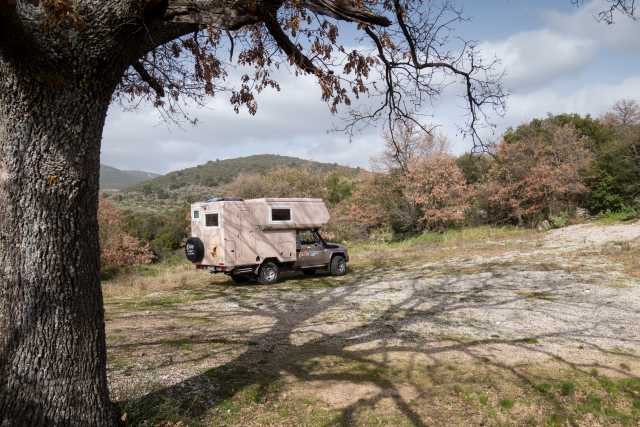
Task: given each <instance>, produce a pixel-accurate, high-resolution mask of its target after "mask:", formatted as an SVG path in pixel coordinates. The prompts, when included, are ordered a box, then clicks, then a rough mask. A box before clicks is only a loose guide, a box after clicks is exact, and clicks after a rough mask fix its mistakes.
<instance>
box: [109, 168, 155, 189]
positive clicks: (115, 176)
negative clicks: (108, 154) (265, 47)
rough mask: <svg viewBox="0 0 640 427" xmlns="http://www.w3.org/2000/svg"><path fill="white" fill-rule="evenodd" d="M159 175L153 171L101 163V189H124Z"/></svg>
mask: <svg viewBox="0 0 640 427" xmlns="http://www.w3.org/2000/svg"><path fill="white" fill-rule="evenodd" d="M159 176H160V175H158V174H157V173H152V172H144V171H130V170H121V169H117V168H114V167H112V166H107V165H100V189H101V190H122V189H124V188H127V187H130V186H132V185H136V184H139V183H141V182H144V181H147V180H150V179H153V178H156V177H159Z"/></svg>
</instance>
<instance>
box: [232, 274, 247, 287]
mask: <svg viewBox="0 0 640 427" xmlns="http://www.w3.org/2000/svg"><path fill="white" fill-rule="evenodd" d="M230 277H231V280H232V281H233V283H235V284H236V285H241V284H243V283H247V282H249V281H250V280H251V276H247V275H245V274H231V275H230Z"/></svg>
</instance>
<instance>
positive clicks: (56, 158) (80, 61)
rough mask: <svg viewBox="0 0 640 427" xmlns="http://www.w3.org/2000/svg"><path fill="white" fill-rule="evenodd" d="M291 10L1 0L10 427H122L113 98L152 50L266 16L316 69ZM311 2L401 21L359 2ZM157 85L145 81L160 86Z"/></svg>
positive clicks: (4, 398)
mask: <svg viewBox="0 0 640 427" xmlns="http://www.w3.org/2000/svg"><path fill="white" fill-rule="evenodd" d="M283 3H284V2H283V1H280V0H258V1H252V0H246V1H244V0H217V1H214V0H188V1H187V0H165V1H162V0H55V1H51V0H47V1H44V0H0V426H2V427H5V426H10V425H11V426H13V425H29V426H51V425H78V426H102V425H105V426H107V425H114V424H115V423H116V419H115V417H114V411H113V410H112V407H111V404H110V402H109V394H108V388H107V380H106V349H105V347H106V344H105V329H104V311H103V305H102V293H101V289H100V280H99V267H100V266H99V262H100V261H99V260H100V251H99V244H98V224H97V208H98V173H99V161H100V160H99V159H100V141H101V137H102V128H103V125H104V121H105V117H106V113H107V109H108V106H109V103H110V101H111V96H112V94H113V92H114V90H115V87H116V85H117V83H118V81H119V79H120V78H121V76H122V74H123V73H124V71H125V70H126V68H127V67H128V66H129V65H131V64H136V63H137V62H138V60H139V58H140V57H142V56H143V55H144V54H145V53H146V52H148V51H149V50H150V49H153V48H154V47H156V46H158V45H161V44H163V43H167V42H169V41H171V40H173V39H175V38H176V37H179V36H181V35H184V34H187V33H190V32H194V31H195V30H197V29H199V28H202V27H203V25H206V24H208V25H214V26H218V27H221V28H230V29H238V28H240V27H242V26H244V25H248V24H254V23H259V22H262V21H263V20H264V19H267V21H268V23H269V25H268V27H269V28H271V29H273V30H272V35H273V37H274V38H275V40H276V42H277V43H278V45H279V46H280V47H281V48H282V49H283V50H284V51H285V52H286V53H287V55H288V56H289V57H291V58H292V59H293V60H294V62H295V63H296V64H297V65H298V66H300V67H302V68H303V69H305V64H306V66H307V68H306V69H309V66H310V65H309V60H308V59H306V57H304V56H303V55H301V54H300V52H299V51H298V50H297V47H296V46H295V45H294V44H293V43H292V42H291V41H290V40H288V39H287V38H286V36H285V35H284V32H283V30H282V28H280V26H279V24H278V23H277V22H276V20H275V18H274V17H273V16H272V14H273V13H275V11H277V9H278V8H279V7H281V6H282V5H283ZM299 4H300V5H301V6H303V7H306V8H308V9H310V10H313V11H315V12H317V13H321V14H326V15H329V16H333V17H336V18H338V19H343V20H350V21H357V22H370V23H379V24H382V25H388V20H387V19H386V18H384V17H379V16H376V15H373V14H371V13H369V12H368V11H366V10H365V9H362V8H360V7H359V5H358V4H357V2H356V3H354V4H351V2H343V1H338V0H304V1H302V2H299ZM270 31H271V30H270ZM137 69H141V68H140V64H138V68H137ZM143 71H144V70H143ZM150 77H151V76H149V75H148V73H144V72H143V73H142V74H141V78H143V79H145V80H148V81H147V82H148V83H149V85H150V86H151V87H156V86H157V85H158V84H154V83H153V81H151V80H149V79H150ZM156 83H157V82H156Z"/></svg>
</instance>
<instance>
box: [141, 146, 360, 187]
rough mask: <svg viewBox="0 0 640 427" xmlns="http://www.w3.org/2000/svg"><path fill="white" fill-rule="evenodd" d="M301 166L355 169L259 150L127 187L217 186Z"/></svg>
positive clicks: (336, 169)
mask: <svg viewBox="0 0 640 427" xmlns="http://www.w3.org/2000/svg"><path fill="white" fill-rule="evenodd" d="M281 167H287V168H304V169H311V170H316V171H318V172H331V171H341V172H344V173H353V172H355V171H356V169H353V168H349V167H346V166H340V165H338V164H335V163H321V162H315V161H312V160H304V159H300V158H297V157H288V156H278V155H274V154H260V155H255V156H249V157H239V158H235V159H226V160H212V161H209V162H207V163H205V164H203V165H199V166H196V167H192V168H187V169H182V170H179V171H175V172H170V173H168V174H166V175H163V176H160V177H157V178H155V179H152V180H150V181H146V182H144V183H142V184H138V185H134V186H132V187H131V188H130V190H134V191H135V190H138V191H139V190H144V189H146V190H147V191H154V192H156V191H158V190H176V189H179V188H181V187H187V186H192V185H197V186H202V187H218V186H220V185H223V184H227V183H229V182H231V181H233V179H234V178H235V177H237V176H238V175H241V174H264V173H267V172H269V171H270V170H272V169H276V168H281Z"/></svg>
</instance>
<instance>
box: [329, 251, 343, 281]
mask: <svg viewBox="0 0 640 427" xmlns="http://www.w3.org/2000/svg"><path fill="white" fill-rule="evenodd" d="M329 272H330V273H331V275H332V276H344V275H345V274H347V260H345V259H344V257H343V256H342V255H336V256H334V257H333V259H331V265H330V266H329Z"/></svg>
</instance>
